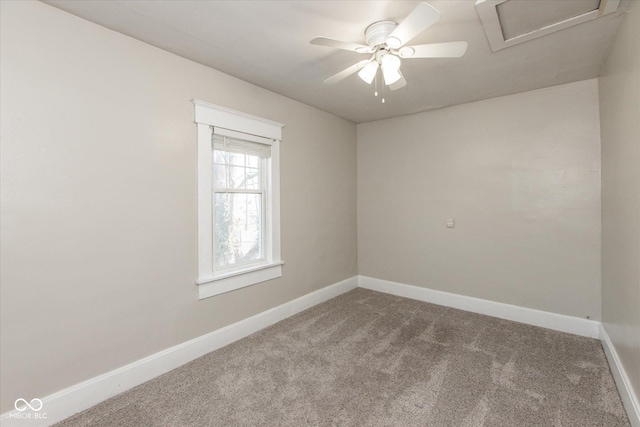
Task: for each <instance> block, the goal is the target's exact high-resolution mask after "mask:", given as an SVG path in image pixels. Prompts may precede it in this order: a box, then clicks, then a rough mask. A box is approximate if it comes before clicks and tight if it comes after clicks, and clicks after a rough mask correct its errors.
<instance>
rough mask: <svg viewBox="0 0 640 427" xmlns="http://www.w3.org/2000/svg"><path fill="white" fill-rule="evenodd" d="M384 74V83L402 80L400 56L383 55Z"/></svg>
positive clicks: (388, 83)
mask: <svg viewBox="0 0 640 427" xmlns="http://www.w3.org/2000/svg"><path fill="white" fill-rule="evenodd" d="M381 61H382V76H383V77H384V83H385V84H386V85H391V84H394V83H395V82H397V81H398V80H400V77H401V76H400V73H399V72H398V70H399V69H400V58H398V57H397V56H395V55H391V54H387V55H384V56H383V57H382V60H381Z"/></svg>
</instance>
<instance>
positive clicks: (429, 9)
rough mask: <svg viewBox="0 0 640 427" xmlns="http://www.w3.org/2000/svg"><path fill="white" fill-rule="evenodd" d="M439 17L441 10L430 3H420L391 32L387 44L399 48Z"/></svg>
mask: <svg viewBox="0 0 640 427" xmlns="http://www.w3.org/2000/svg"><path fill="white" fill-rule="evenodd" d="M438 19H440V12H438V11H437V10H436V9H435V8H434V7H433V6H431V5H430V4H427V3H420V4H418V6H416V8H415V9H413V10H412V11H411V13H410V14H409V16H407V17H406V18H405V19H404V21H402V22H401V23H400V25H398V26H397V27H396V29H395V30H393V32H392V33H391V34H389V37H387V44H388V45H389V46H390V47H392V48H394V49H395V48H398V47H400V46H402V45H404V44H405V43H407V42H408V41H409V40H411V39H412V38H414V37H415V36H417V35H418V34H420V33H421V32H423V31H424V30H426V29H427V28H429V27H430V26H431V25H432V24H433V23H434V22H436V21H437V20H438Z"/></svg>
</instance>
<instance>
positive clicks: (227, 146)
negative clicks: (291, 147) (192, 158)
mask: <svg viewBox="0 0 640 427" xmlns="http://www.w3.org/2000/svg"><path fill="white" fill-rule="evenodd" d="M212 139H213V149H214V150H222V151H228V152H230V153H239V154H247V155H250V156H258V157H262V158H269V157H271V145H267V144H265V143H258V142H253V141H247V140H245V139H238V138H232V137H229V136H224V135H218V134H215V133H214V134H213V135H212Z"/></svg>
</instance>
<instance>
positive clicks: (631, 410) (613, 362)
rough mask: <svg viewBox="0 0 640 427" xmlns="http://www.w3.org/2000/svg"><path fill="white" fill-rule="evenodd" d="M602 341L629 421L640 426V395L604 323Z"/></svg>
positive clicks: (601, 330)
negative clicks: (639, 399)
mask: <svg viewBox="0 0 640 427" xmlns="http://www.w3.org/2000/svg"><path fill="white" fill-rule="evenodd" d="M600 341H601V342H602V347H603V348H604V354H606V355H607V360H608V361H609V366H610V367H611V373H612V374H613V379H614V380H615V381H616V386H618V392H619V393H620V398H621V399H622V404H623V405H624V409H626V411H627V416H628V417H629V423H631V426H632V427H640V403H638V396H636V394H635V393H634V391H633V386H632V385H631V381H630V380H629V377H628V376H627V372H626V371H625V369H624V366H623V365H622V362H621V361H620V357H619V356H618V353H617V352H616V349H615V347H614V346H613V343H612V342H611V338H610V337H609V334H608V333H607V329H606V328H605V327H604V325H603V324H600Z"/></svg>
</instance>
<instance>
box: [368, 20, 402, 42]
mask: <svg viewBox="0 0 640 427" xmlns="http://www.w3.org/2000/svg"><path fill="white" fill-rule="evenodd" d="M397 26H398V24H396V23H395V22H393V21H379V22H374V23H373V24H371V25H369V26H368V27H367V29H366V30H364V39H365V41H366V42H367V44H368V45H369V46H371V47H375V46H378V45H381V44H384V43H386V41H387V38H388V37H389V34H391V33H392V32H393V30H395V29H396V27H397Z"/></svg>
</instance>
